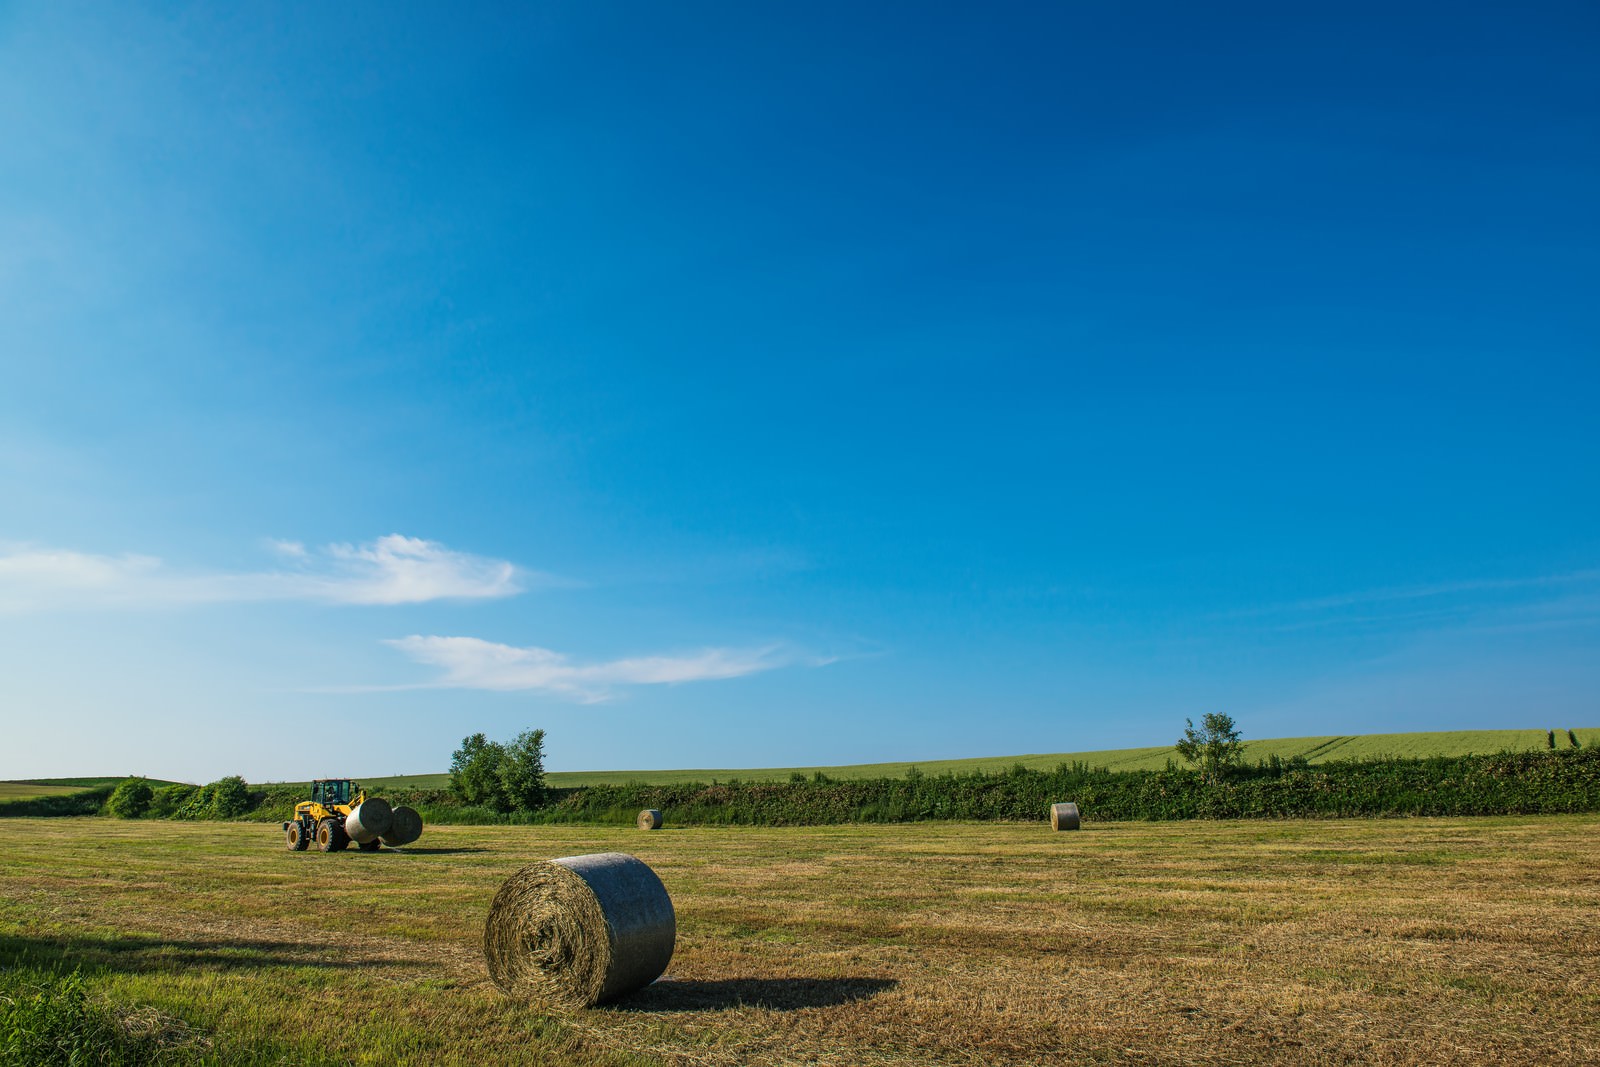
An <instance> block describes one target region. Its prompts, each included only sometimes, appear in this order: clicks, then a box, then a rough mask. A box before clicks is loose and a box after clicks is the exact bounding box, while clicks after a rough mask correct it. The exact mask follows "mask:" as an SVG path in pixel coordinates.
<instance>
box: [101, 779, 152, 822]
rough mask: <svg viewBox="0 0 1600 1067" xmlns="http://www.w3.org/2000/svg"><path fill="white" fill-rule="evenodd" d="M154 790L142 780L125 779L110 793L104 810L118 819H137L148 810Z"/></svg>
mask: <svg viewBox="0 0 1600 1067" xmlns="http://www.w3.org/2000/svg"><path fill="white" fill-rule="evenodd" d="M153 796H155V790H153V789H151V788H150V783H149V782H147V781H145V780H144V779H143V778H125V779H123V781H122V782H120V783H119V784H118V785H117V788H115V789H113V790H112V791H111V799H110V800H107V801H106V810H107V811H109V812H110V813H111V814H113V815H115V816H116V817H117V818H119V819H137V818H140V817H141V816H143V815H144V813H145V812H147V811H149V810H150V798H151V797H153Z"/></svg>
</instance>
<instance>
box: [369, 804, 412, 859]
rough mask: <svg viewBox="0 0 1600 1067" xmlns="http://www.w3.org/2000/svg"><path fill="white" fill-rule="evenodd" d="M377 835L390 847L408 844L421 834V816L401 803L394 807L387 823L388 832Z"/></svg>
mask: <svg viewBox="0 0 1600 1067" xmlns="http://www.w3.org/2000/svg"><path fill="white" fill-rule="evenodd" d="M378 836H379V839H380V840H381V841H382V842H383V843H384V844H386V845H388V846H389V847H390V848H399V847H400V846H401V845H409V844H411V842H413V841H415V840H416V839H417V838H419V837H421V836H422V816H420V815H418V814H417V813H416V811H415V810H413V809H412V808H408V807H406V806H405V805H404V804H402V805H400V806H399V807H398V808H395V809H394V818H393V819H392V820H391V821H390V823H389V830H388V832H387V833H383V834H380V835H378Z"/></svg>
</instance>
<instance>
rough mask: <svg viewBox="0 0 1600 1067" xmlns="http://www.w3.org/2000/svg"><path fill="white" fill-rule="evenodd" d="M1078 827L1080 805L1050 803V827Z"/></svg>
mask: <svg viewBox="0 0 1600 1067" xmlns="http://www.w3.org/2000/svg"><path fill="white" fill-rule="evenodd" d="M1077 828H1078V805H1076V804H1052V805H1050V829H1052V830H1076V829H1077Z"/></svg>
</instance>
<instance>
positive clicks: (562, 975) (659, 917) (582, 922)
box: [483, 852, 678, 1007]
mask: <svg viewBox="0 0 1600 1067" xmlns="http://www.w3.org/2000/svg"><path fill="white" fill-rule="evenodd" d="M677 934H678V926H677V919H676V917H675V916H674V914H673V911H672V898H671V897H669V896H668V895H667V890H666V887H665V886H663V885H662V884H661V879H660V878H657V877H656V872H654V871H652V870H651V869H650V868H649V867H648V866H647V865H646V864H644V863H642V862H641V861H639V860H637V859H635V858H634V857H632V856H629V855H626V854H624V853H621V852H602V853H599V854H597V855H592V856H568V857H565V858H563V859H556V860H550V861H549V862H547V863H533V864H529V865H528V866H526V867H524V868H522V870H520V871H518V872H517V873H516V874H513V875H512V876H511V877H510V878H507V879H506V881H505V884H504V885H502V886H501V887H500V891H499V892H498V893H496V894H495V896H494V901H493V902H492V903H491V904H490V905H489V919H488V922H486V923H485V924H484V928H483V956H484V960H485V961H486V962H487V963H488V965H489V977H490V978H492V979H493V980H494V984H495V985H497V986H499V987H500V988H501V989H502V990H504V991H505V992H506V993H508V994H512V995H515V996H524V997H527V998H528V999H530V1000H533V1001H535V1002H539V1003H546V1004H552V1005H556V1006H567V1007H590V1006H592V1005H595V1004H599V1003H601V1002H602V1001H606V1000H611V999H613V998H615V997H619V996H622V995H623V994H624V993H630V992H632V991H633V990H635V989H640V988H642V987H644V986H647V985H649V984H650V983H651V982H653V981H655V980H656V979H657V978H659V977H661V973H662V972H663V971H665V970H666V969H667V964H668V962H670V961H671V959H672V949H673V945H674V943H675V942H676V940H677Z"/></svg>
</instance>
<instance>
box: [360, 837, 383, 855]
mask: <svg viewBox="0 0 1600 1067" xmlns="http://www.w3.org/2000/svg"><path fill="white" fill-rule="evenodd" d="M356 847H357V848H359V849H360V850H361V851H362V852H376V851H378V849H380V848H382V847H383V842H382V841H379V840H378V839H377V838H376V837H374V838H373V839H372V840H371V841H363V842H361V844H359V845H357V846H356Z"/></svg>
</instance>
